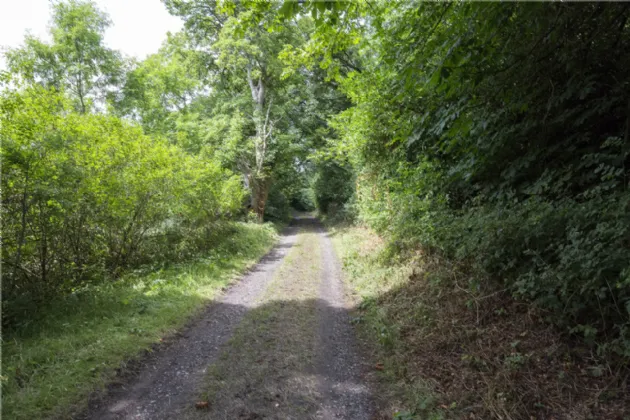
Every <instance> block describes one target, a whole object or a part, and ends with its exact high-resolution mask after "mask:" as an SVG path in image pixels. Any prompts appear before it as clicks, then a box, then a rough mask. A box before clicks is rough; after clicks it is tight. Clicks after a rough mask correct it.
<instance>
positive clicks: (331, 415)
mask: <svg viewBox="0 0 630 420" xmlns="http://www.w3.org/2000/svg"><path fill="white" fill-rule="evenodd" d="M318 232H319V235H320V241H321V248H322V270H321V282H320V288H319V300H318V308H317V314H318V331H317V333H318V342H319V346H318V352H317V353H318V358H317V365H316V371H317V374H318V376H319V378H320V384H319V386H320V394H321V397H322V403H321V406H320V408H319V410H318V412H317V414H316V418H318V419H344V420H355V419H356V420H360V419H369V418H372V406H371V402H370V401H371V398H370V392H369V389H368V386H367V384H366V383H365V380H364V379H363V377H364V373H365V372H364V370H365V368H364V367H365V366H366V364H365V362H364V361H363V359H362V357H361V354H360V353H359V352H358V351H357V349H358V347H357V345H356V342H355V339H354V331H353V330H352V327H351V326H350V317H349V315H348V311H349V309H350V308H349V306H348V304H347V302H346V299H345V294H344V285H343V282H342V276H341V267H340V264H339V261H338V259H337V256H336V254H335V251H334V249H333V246H332V243H331V241H330V238H329V237H328V235H327V233H326V231H325V230H324V229H323V227H320V228H319V229H318Z"/></svg>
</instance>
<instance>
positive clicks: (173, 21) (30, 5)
mask: <svg viewBox="0 0 630 420" xmlns="http://www.w3.org/2000/svg"><path fill="white" fill-rule="evenodd" d="M95 2H96V4H97V5H98V8H99V9H101V10H103V11H105V12H107V13H108V14H109V18H110V19H111V21H112V26H110V27H109V29H107V32H106V33H105V44H106V45H107V46H108V47H109V48H113V49H116V50H119V51H121V52H122V53H123V54H124V55H127V56H130V57H136V58H139V59H142V58H144V57H146V56H147V55H148V54H152V53H154V52H157V50H158V48H159V47H160V45H161V44H162V41H164V40H165V39H166V33H167V32H176V31H178V30H180V29H181V28H182V26H183V23H182V21H181V19H179V18H178V17H175V16H171V15H169V14H168V12H167V11H166V7H165V6H164V4H163V3H162V2H161V1H160V0H95ZM50 3H51V1H50V0H0V48H2V50H3V49H4V48H6V47H17V46H19V45H21V44H22V41H23V40H24V34H25V33H26V31H27V30H29V31H30V33H31V34H32V35H35V36H37V37H39V38H42V39H45V40H49V36H48V26H49V23H50V18H51V10H50ZM2 50H0V51H2ZM3 68H5V63H4V59H3V58H2V57H0V69H3Z"/></svg>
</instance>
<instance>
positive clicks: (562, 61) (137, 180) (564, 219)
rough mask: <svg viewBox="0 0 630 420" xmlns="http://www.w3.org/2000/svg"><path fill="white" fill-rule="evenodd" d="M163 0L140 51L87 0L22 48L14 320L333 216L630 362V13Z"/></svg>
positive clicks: (11, 116) (11, 230)
mask: <svg viewBox="0 0 630 420" xmlns="http://www.w3.org/2000/svg"><path fill="white" fill-rule="evenodd" d="M164 3H165V5H166V7H167V8H168V10H169V12H170V13H172V14H174V15H176V16H179V17H181V18H182V19H183V21H184V23H185V29H184V30H183V31H182V32H181V33H177V34H170V36H169V38H168V40H167V41H166V42H165V43H164V45H163V46H162V48H161V49H160V50H159V51H157V52H156V53H155V54H153V55H150V56H149V57H147V58H146V59H144V60H141V61H136V60H128V59H124V58H123V57H122V55H121V54H120V53H119V52H117V51H113V50H111V49H109V48H107V47H106V46H105V45H104V43H103V34H104V31H105V30H106V28H107V27H108V25H109V24H110V21H109V18H108V17H107V16H106V15H105V14H104V13H103V12H102V11H100V10H98V8H97V7H96V6H95V4H94V3H93V2H91V1H83V0H68V1H65V2H58V3H55V4H54V5H53V6H52V8H53V18H52V22H51V35H52V41H51V42H50V43H46V42H44V41H42V40H39V39H37V38H35V37H32V36H26V38H25V41H24V45H23V46H22V47H20V48H15V49H12V50H10V51H9V52H8V53H7V62H8V70H9V71H8V72H7V73H6V74H5V75H3V89H2V93H1V94H0V137H1V138H2V160H3V165H2V172H3V177H2V188H3V193H4V195H3V204H2V211H3V218H4V238H3V241H4V246H3V249H2V260H3V264H5V266H6V267H8V268H7V269H5V276H6V279H7V280H6V281H5V282H4V286H5V289H4V291H5V293H4V294H3V299H5V300H7V301H10V304H9V306H8V308H9V309H10V310H12V309H11V308H14V309H15V310H16V311H17V310H18V309H17V308H19V307H21V308H23V307H24V306H20V305H18V304H17V303H16V302H18V301H20V302H26V303H33V302H38V300H41V299H44V297H46V296H50V295H56V294H64V293H65V294H67V293H71V292H72V291H73V290H76V289H77V288H79V287H81V285H83V284H87V283H89V282H91V281H96V280H95V279H99V278H103V276H112V278H116V276H118V275H120V273H122V272H123V271H124V270H126V269H129V268H131V267H135V266H139V265H141V264H143V263H145V262H147V261H149V260H151V259H152V258H157V257H158V256H165V255H167V256H169V258H174V259H177V258H186V257H187V256H189V255H190V254H192V253H194V252H195V249H198V248H196V247H197V246H198V245H199V243H201V242H203V237H204V235H205V234H207V232H208V231H209V230H211V229H212V226H213V224H215V223H217V222H218V221H220V220H224V219H234V218H252V219H256V220H257V221H259V222H262V221H263V220H265V219H267V220H280V219H286V218H287V217H288V214H289V211H290V208H291V206H293V207H294V208H299V209H302V210H311V209H314V208H315V207H317V208H318V209H319V211H320V212H322V213H324V214H328V215H329V217H337V218H341V219H345V220H347V221H355V222H359V223H364V224H367V225H369V226H370V227H371V228H373V229H375V230H377V231H378V232H379V233H381V234H383V235H385V236H386V237H387V238H388V240H389V241H390V243H391V246H392V247H393V248H395V249H396V250H397V252H405V251H406V250H410V249H416V248H422V249H424V250H426V251H427V252H434V253H439V254H440V255H442V256H443V257H444V258H448V259H449V260H452V261H456V262H458V263H462V264H468V265H470V267H474V269H475V270H478V272H482V273H484V275H485V276H486V277H485V278H488V279H490V280H488V281H493V282H497V284H501V285H502V286H503V287H504V288H505V289H507V290H509V291H510V292H511V293H512V294H513V296H514V297H515V298H516V299H523V300H526V301H528V302H530V303H532V304H535V305H538V306H539V307H542V308H544V309H545V310H548V311H549V313H550V316H549V319H550V321H552V322H554V323H556V324H558V325H559V326H561V327H562V328H565V329H566V330H567V331H569V332H570V333H571V334H577V335H581V336H582V337H584V338H585V339H586V340H592V341H595V340H597V342H598V343H600V344H601V345H600V346H599V347H598V349H599V351H600V352H602V353H606V354H615V355H616V356H615V357H626V358H627V357H628V356H630V258H629V256H630V252H628V251H629V250H628V247H629V241H628V238H629V237H630V236H629V235H630V219H629V215H630V211H629V205H630V193H629V192H628V187H629V184H628V183H629V175H630V173H629V169H628V168H629V167H630V165H629V163H630V162H629V151H630V148H629V141H630V139H629V133H630V102H628V97H629V93H630V91H629V89H630V75H629V73H628V72H627V68H628V64H629V63H628V55H627V54H626V53H625V52H626V51H628V49H629V48H630V34H629V31H630V27H629V25H628V18H629V17H630V7H629V6H628V5H627V4H622V3H610V4H604V3H588V4H587V3H579V4H565V3H554V4H524V3H468V2H448V3H419V2H404V3H390V2H371V1H359V2H332V1H305V2H295V1H288V0H287V1H284V2H283V3H273V2H257V1H206V0H164ZM204 232H205V233H204ZM470 287H472V288H475V287H477V285H475V284H471V285H470ZM27 306H28V305H27ZM5 319H8V320H9V322H10V321H11V319H15V316H14V317H13V318H12V317H11V316H8V317H5Z"/></svg>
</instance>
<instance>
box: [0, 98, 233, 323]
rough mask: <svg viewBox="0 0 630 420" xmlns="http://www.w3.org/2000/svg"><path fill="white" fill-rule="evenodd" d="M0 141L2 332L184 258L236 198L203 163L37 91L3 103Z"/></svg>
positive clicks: (224, 178)
mask: <svg viewBox="0 0 630 420" xmlns="http://www.w3.org/2000/svg"><path fill="white" fill-rule="evenodd" d="M0 138H1V139H2V162H3V166H2V189H3V206H2V212H3V215H2V216H3V247H2V262H3V265H4V267H5V268H4V272H3V274H4V278H3V280H4V281H3V303H4V305H3V308H4V315H5V316H4V317H3V321H4V322H5V323H11V322H13V321H14V320H15V318H16V317H17V316H18V312H19V311H20V309H19V308H27V310H30V309H29V308H31V307H36V306H37V303H38V302H42V301H44V300H45V299H47V298H49V297H51V296H54V295H63V294H67V293H70V292H72V291H74V290H77V289H78V288H80V287H81V286H82V285H83V284H85V283H86V282H92V281H97V280H101V279H103V277H106V276H114V277H116V276H119V275H120V274H121V273H122V272H123V271H124V270H125V269H126V268H128V267H133V266H138V265H139V264H143V263H146V262H147V261H149V260H150V259H155V258H160V257H163V256H169V257H177V259H181V258H184V257H186V253H190V252H194V249H195V247H192V248H191V247H188V246H180V245H182V244H183V243H185V242H187V241H191V238H196V237H200V236H204V235H208V234H211V232H210V230H211V226H212V222H213V221H217V220H220V219H221V218H222V217H224V216H225V215H227V214H229V213H230V212H232V211H234V210H235V209H237V208H238V207H239V206H240V203H241V200H242V197H243V194H244V193H243V190H242V186H241V183H240V180H239V179H238V178H237V177H235V176H233V175H232V174H231V173H230V172H228V171H225V170H223V169H221V168H220V167H219V166H218V165H217V164H215V163H213V162H212V160H210V159H208V157H206V156H203V154H201V155H198V156H191V155H189V154H187V153H185V152H184V151H183V150H181V149H180V148H178V147H176V146H173V145H170V144H167V143H166V142H165V141H163V140H161V139H159V138H150V137H148V136H146V135H144V134H143V133H142V129H141V128H139V127H136V126H134V125H131V124H129V123H126V122H123V121H121V120H119V119H117V118H115V117H111V116H104V115H86V114H79V113H76V112H74V111H72V107H71V106H70V104H69V103H68V101H67V100H66V99H65V98H64V96H63V95H62V94H59V93H57V92H54V91H48V90H45V89H43V88H38V87H30V88H27V89H24V90H21V91H14V90H6V91H5V92H4V93H2V95H1V96H0ZM197 231H199V232H200V233H196V232H197ZM191 233H193V234H192V235H191ZM192 240H194V239H192ZM177 253H178V254H179V255H177V256H176V255H173V254H177Z"/></svg>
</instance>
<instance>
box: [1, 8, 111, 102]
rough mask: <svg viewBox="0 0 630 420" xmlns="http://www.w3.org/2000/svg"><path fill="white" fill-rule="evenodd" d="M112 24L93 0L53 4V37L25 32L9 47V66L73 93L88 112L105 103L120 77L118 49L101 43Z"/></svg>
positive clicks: (31, 80) (39, 80)
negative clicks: (49, 40) (20, 43)
mask: <svg viewBox="0 0 630 420" xmlns="http://www.w3.org/2000/svg"><path fill="white" fill-rule="evenodd" d="M109 25H110V21H109V19H108V17H107V15H106V14H105V13H103V12H101V11H100V10H99V9H98V8H97V7H96V5H95V4H94V2H92V1H81V0H70V1H68V2H59V3H55V4H53V18H52V24H51V29H50V34H51V37H52V43H50V44H48V43H45V42H43V41H41V40H39V39H37V38H35V37H33V36H30V35H27V36H26V38H25V45H24V46H23V47H21V48H16V49H12V50H9V51H8V53H7V63H8V67H9V71H10V72H11V73H14V74H19V75H20V76H22V77H23V78H24V79H25V80H27V81H29V82H36V83H39V84H41V85H42V86H44V87H47V88H55V89H57V90H64V91H66V92H68V93H69V94H71V96H72V98H73V100H74V102H75V108H76V109H77V110H78V111H79V112H81V113H86V112H88V111H89V110H91V109H92V108H93V107H94V105H95V103H97V102H100V103H101V104H103V102H104V100H105V99H106V97H107V96H108V94H109V92H110V90H109V89H110V87H112V86H113V85H116V84H117V83H118V82H119V81H120V77H121V74H122V73H121V69H122V61H121V57H120V54H119V53H117V52H115V51H113V50H111V49H108V48H106V47H105V46H104V45H103V35H104V33H105V30H106V29H107V27H108V26H109Z"/></svg>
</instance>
